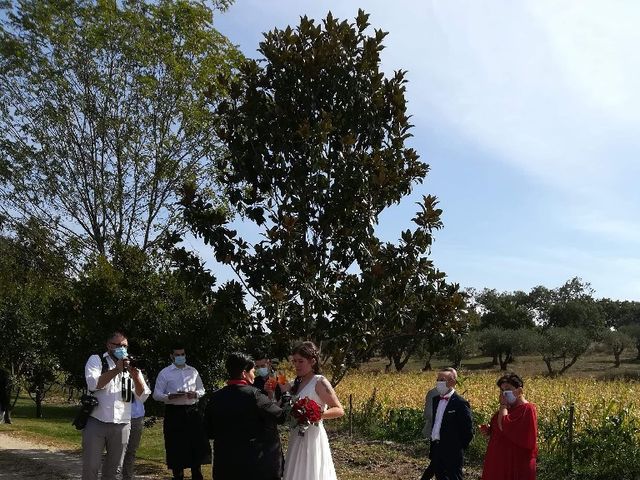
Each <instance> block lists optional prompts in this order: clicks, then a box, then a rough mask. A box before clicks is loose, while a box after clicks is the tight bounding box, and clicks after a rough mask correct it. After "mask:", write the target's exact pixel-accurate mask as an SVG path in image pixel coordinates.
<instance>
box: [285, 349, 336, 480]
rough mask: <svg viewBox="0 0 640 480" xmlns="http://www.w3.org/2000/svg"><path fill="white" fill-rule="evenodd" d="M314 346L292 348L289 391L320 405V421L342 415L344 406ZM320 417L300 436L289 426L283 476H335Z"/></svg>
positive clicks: (308, 479)
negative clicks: (323, 372) (292, 379)
mask: <svg viewBox="0 0 640 480" xmlns="http://www.w3.org/2000/svg"><path fill="white" fill-rule="evenodd" d="M319 359H320V356H319V352H318V348H317V347H316V346H315V345H314V344H313V343H312V342H303V343H301V344H300V345H298V346H296V347H295V348H294V350H293V364H294V366H295V368H296V376H297V378H296V381H295V382H294V384H293V387H292V388H291V394H292V395H294V396H298V397H300V398H303V397H308V398H310V399H312V400H314V401H315V402H316V403H317V404H318V405H320V408H322V409H323V413H322V421H324V420H328V419H330V418H338V417H341V416H342V415H344V410H343V408H342V405H341V404H340V401H339V400H338V397H337V396H336V392H335V391H334V390H333V387H332V386H331V383H329V381H328V380H327V379H326V378H324V377H323V376H322V375H319V373H320V365H319ZM322 421H320V424H319V425H318V426H317V427H316V426H315V425H311V426H309V428H307V430H306V432H305V433H304V436H301V435H299V434H298V433H299V432H298V428H297V427H296V428H292V429H291V432H290V434H289V445H288V447H287V455H286V457H285V461H284V477H283V480H337V477H336V470H335V468H334V466H333V459H332V458H331V450H330V449H329V439H328V438H327V432H326V431H325V429H324V426H323V425H322Z"/></svg>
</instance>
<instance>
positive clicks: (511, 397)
mask: <svg viewBox="0 0 640 480" xmlns="http://www.w3.org/2000/svg"><path fill="white" fill-rule="evenodd" d="M502 394H503V395H504V398H505V400H506V401H507V403H508V404H509V405H512V404H513V403H515V401H516V394H515V393H513V391H511V390H505V391H504V392H502Z"/></svg>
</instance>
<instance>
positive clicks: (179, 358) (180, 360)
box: [173, 355, 187, 367]
mask: <svg viewBox="0 0 640 480" xmlns="http://www.w3.org/2000/svg"><path fill="white" fill-rule="evenodd" d="M173 363H174V364H175V365H176V366H178V367H181V366H182V365H185V364H186V363H187V356H186V355H176V356H175V357H173Z"/></svg>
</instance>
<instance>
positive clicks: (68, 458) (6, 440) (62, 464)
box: [0, 433, 82, 480]
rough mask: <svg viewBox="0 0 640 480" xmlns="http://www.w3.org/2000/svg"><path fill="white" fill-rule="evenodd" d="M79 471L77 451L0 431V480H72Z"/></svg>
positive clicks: (78, 475)
mask: <svg viewBox="0 0 640 480" xmlns="http://www.w3.org/2000/svg"><path fill="white" fill-rule="evenodd" d="M81 471H82V465H81V463H80V457H79V456H78V455H77V454H75V455H74V454H73V453H70V452H64V451H61V450H58V449H55V448H52V447H49V446H47V445H38V444H36V443H33V442H29V441H26V440H22V439H20V438H17V437H15V436H12V435H7V434H5V433H0V479H1V480H18V479H33V480H35V479H38V480H47V479H51V480H54V479H55V480H72V479H79V478H80V473H81Z"/></svg>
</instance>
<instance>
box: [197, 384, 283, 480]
mask: <svg viewBox="0 0 640 480" xmlns="http://www.w3.org/2000/svg"><path fill="white" fill-rule="evenodd" d="M284 419H285V412H284V411H283V410H282V409H281V408H280V407H279V406H278V405H277V404H276V403H275V402H273V401H271V400H270V399H269V397H267V396H266V395H264V394H263V393H262V392H260V390H258V389H257V388H255V387H253V386H250V385H227V386H226V387H224V388H221V389H220V390H218V391H216V392H214V393H213V394H212V395H211V399H210V400H209V403H208V404H207V409H206V412H205V424H206V428H207V433H208V435H209V438H212V439H213V442H214V443H213V478H214V479H215V480H244V479H248V478H251V479H256V480H261V479H269V480H271V479H273V478H279V477H280V476H282V467H283V456H282V446H281V445H280V436H279V434H278V428H277V424H278V423H282V422H284Z"/></svg>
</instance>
